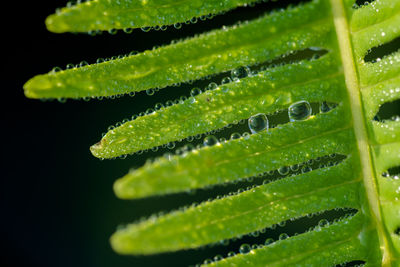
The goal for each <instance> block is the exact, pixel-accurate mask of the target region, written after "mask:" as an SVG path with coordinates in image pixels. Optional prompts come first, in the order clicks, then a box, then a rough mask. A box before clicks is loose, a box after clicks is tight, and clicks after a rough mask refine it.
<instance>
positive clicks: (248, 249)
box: [239, 244, 251, 254]
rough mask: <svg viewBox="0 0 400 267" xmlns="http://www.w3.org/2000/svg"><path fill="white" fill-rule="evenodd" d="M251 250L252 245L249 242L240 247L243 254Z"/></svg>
mask: <svg viewBox="0 0 400 267" xmlns="http://www.w3.org/2000/svg"><path fill="white" fill-rule="evenodd" d="M250 251H251V247H250V245H249V244H243V245H241V246H240V248H239V252H240V253H241V254H247V253H249V252H250Z"/></svg>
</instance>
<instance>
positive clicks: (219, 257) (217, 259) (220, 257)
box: [214, 255, 223, 261]
mask: <svg viewBox="0 0 400 267" xmlns="http://www.w3.org/2000/svg"><path fill="white" fill-rule="evenodd" d="M222 259H223V257H222V256H221V255H216V256H215V257H214V261H220V260H222Z"/></svg>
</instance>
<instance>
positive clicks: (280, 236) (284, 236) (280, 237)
mask: <svg viewBox="0 0 400 267" xmlns="http://www.w3.org/2000/svg"><path fill="white" fill-rule="evenodd" d="M287 238H289V236H288V234H286V233H282V234H280V235H279V240H285V239H287Z"/></svg>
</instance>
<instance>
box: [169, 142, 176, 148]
mask: <svg viewBox="0 0 400 267" xmlns="http://www.w3.org/2000/svg"><path fill="white" fill-rule="evenodd" d="M174 147H175V142H169V143H168V144H167V148H168V149H173V148H174Z"/></svg>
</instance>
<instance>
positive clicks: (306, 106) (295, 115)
mask: <svg viewBox="0 0 400 267" xmlns="http://www.w3.org/2000/svg"><path fill="white" fill-rule="evenodd" d="M311 112H312V109H311V105H310V103H308V102H307V101H304V100H303V101H299V102H296V103H294V104H292V105H290V107H289V110H288V113H289V119H290V121H302V120H305V119H307V118H308V117H310V116H311Z"/></svg>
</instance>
